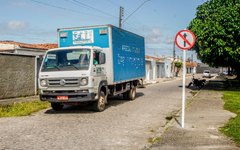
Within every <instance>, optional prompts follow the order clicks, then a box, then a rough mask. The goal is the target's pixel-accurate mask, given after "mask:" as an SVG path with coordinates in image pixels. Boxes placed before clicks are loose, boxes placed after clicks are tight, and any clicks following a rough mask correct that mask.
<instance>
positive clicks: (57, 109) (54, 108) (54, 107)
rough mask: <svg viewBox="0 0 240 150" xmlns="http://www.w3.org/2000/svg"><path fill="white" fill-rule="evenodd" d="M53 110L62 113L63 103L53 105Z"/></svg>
mask: <svg viewBox="0 0 240 150" xmlns="http://www.w3.org/2000/svg"><path fill="white" fill-rule="evenodd" d="M51 106H52V109H53V110H55V111H60V110H62V109H63V104H61V103H51Z"/></svg>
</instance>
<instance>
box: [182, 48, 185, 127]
mask: <svg viewBox="0 0 240 150" xmlns="http://www.w3.org/2000/svg"><path fill="white" fill-rule="evenodd" d="M185 80H186V50H183V80H182V128H184V118H185Z"/></svg>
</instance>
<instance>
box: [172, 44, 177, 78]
mask: <svg viewBox="0 0 240 150" xmlns="http://www.w3.org/2000/svg"><path fill="white" fill-rule="evenodd" d="M175 57H176V50H175V40H174V41H173V61H172V76H173V77H174V76H175V64H174V62H175Z"/></svg>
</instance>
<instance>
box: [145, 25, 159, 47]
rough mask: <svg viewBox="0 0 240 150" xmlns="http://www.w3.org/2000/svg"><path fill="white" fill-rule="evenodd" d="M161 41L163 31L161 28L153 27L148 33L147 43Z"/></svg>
mask: <svg viewBox="0 0 240 150" xmlns="http://www.w3.org/2000/svg"><path fill="white" fill-rule="evenodd" d="M160 42H161V31H160V29H159V28H152V29H150V32H149V33H148V34H147V35H146V43H147V44H159V43H160Z"/></svg>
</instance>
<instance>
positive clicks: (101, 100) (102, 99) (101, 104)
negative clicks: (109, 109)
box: [93, 91, 106, 112]
mask: <svg viewBox="0 0 240 150" xmlns="http://www.w3.org/2000/svg"><path fill="white" fill-rule="evenodd" d="M93 107H94V109H95V110H96V111H98V112H101V111H104V109H105V107H106V95H105V93H104V92H103V91H101V92H100V94H99V97H98V100H97V101H96V102H94V103H93Z"/></svg>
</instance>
